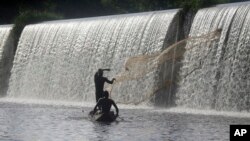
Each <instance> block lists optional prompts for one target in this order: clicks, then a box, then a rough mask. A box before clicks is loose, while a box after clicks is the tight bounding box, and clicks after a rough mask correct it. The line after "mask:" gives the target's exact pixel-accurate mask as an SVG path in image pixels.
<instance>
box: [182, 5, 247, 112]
mask: <svg viewBox="0 0 250 141" xmlns="http://www.w3.org/2000/svg"><path fill="white" fill-rule="evenodd" d="M249 10H250V5H249V3H248V4H247V3H243V4H238V5H229V6H228V5H223V6H219V7H213V8H206V9H202V10H199V11H198V13H197V14H196V16H195V19H194V22H193V24H192V28H191V31H190V36H199V35H202V34H205V33H209V32H211V31H215V30H216V29H221V30H222V31H221V36H220V38H219V40H216V41H212V42H210V43H201V42H199V41H197V42H196V43H195V44H196V45H197V46H198V47H195V48H192V49H190V50H188V51H186V53H185V56H184V60H183V67H182V68H181V77H182V81H181V82H180V84H179V85H180V88H179V91H178V92H177V97H178V100H177V104H178V105H181V106H184V107H192V108H200V109H217V110H226V111H228V110H229V111H249V110H250V108H249V107H250V67H249V66H250V42H249V41H250V40H249V38H250V30H249V25H250V14H249V13H250V12H249ZM190 45H192V44H188V46H189V47H190Z"/></svg>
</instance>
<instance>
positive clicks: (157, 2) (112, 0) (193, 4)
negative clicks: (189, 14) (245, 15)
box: [101, 0, 230, 13]
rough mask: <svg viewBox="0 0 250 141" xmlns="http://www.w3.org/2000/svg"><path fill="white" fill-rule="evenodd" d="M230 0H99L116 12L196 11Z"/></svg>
mask: <svg viewBox="0 0 250 141" xmlns="http://www.w3.org/2000/svg"><path fill="white" fill-rule="evenodd" d="M228 2H230V0H101V3H102V5H103V6H104V7H107V8H110V9H113V10H114V11H116V12H118V13H130V12H143V11H152V10H163V9H173V8H183V9H184V10H187V11H197V10H198V9H200V8H203V7H209V6H211V5H216V4H222V3H228Z"/></svg>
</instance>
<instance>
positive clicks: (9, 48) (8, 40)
mask: <svg viewBox="0 0 250 141" xmlns="http://www.w3.org/2000/svg"><path fill="white" fill-rule="evenodd" d="M11 29H12V25H1V26H0V96H4V95H6V91H7V88H8V81H9V76H10V69H11V67H12V60H13V40H12V36H11Z"/></svg>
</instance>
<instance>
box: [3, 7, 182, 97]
mask: <svg viewBox="0 0 250 141" xmlns="http://www.w3.org/2000/svg"><path fill="white" fill-rule="evenodd" d="M178 11H179V10H168V11H156V12H146V13H138V14H125V15H117V16H106V17H96V18H86V19H77V20H62V21H54V22H44V23H41V24H35V25H28V26H26V27H25V29H24V30H23V32H22V35H21V38H20V41H19V44H18V48H17V53H16V55H15V60H14V66H13V69H12V71H11V74H12V75H11V79H10V83H9V89H8V94H7V96H8V97H14V98H32V99H46V100H62V101H94V93H95V92H94V90H95V88H94V80H93V79H94V74H95V72H96V71H97V70H98V68H110V69H111V72H107V73H106V72H105V73H104V75H106V76H108V77H109V78H110V79H111V78H112V77H115V76H116V75H117V74H118V73H120V72H121V71H123V70H124V68H123V67H124V66H123V65H124V63H125V60H126V59H127V58H128V57H130V56H134V55H139V54H151V53H154V52H159V51H161V50H163V49H164V48H165V47H166V46H164V44H171V43H173V42H175V34H177V33H176V32H173V31H174V30H176V26H177V25H176V24H175V21H176V20H177V17H176V16H177V13H178ZM173 35H174V36H173ZM158 75H159V74H158V73H151V74H150V75H148V76H147V77H144V78H141V79H139V80H132V81H129V82H122V83H119V84H117V83H116V84H115V86H116V87H115V88H114V89H113V91H112V97H113V98H115V99H116V100H118V99H119V101H121V102H126V101H131V100H132V101H138V99H139V100H140V99H145V97H147V94H148V91H151V90H152V89H153V88H154V85H155V84H156V82H157V81H159V80H157V79H155V76H158ZM145 88H147V89H145Z"/></svg>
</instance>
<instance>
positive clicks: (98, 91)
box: [95, 69, 115, 102]
mask: <svg viewBox="0 0 250 141" xmlns="http://www.w3.org/2000/svg"><path fill="white" fill-rule="evenodd" d="M103 71H110V69H98V71H97V72H96V73H95V96H96V102H98V100H99V99H100V98H102V97H103V87H104V83H105V82H107V83H109V84H113V82H114V81H115V78H113V79H112V80H111V81H110V80H108V78H106V77H103Z"/></svg>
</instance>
